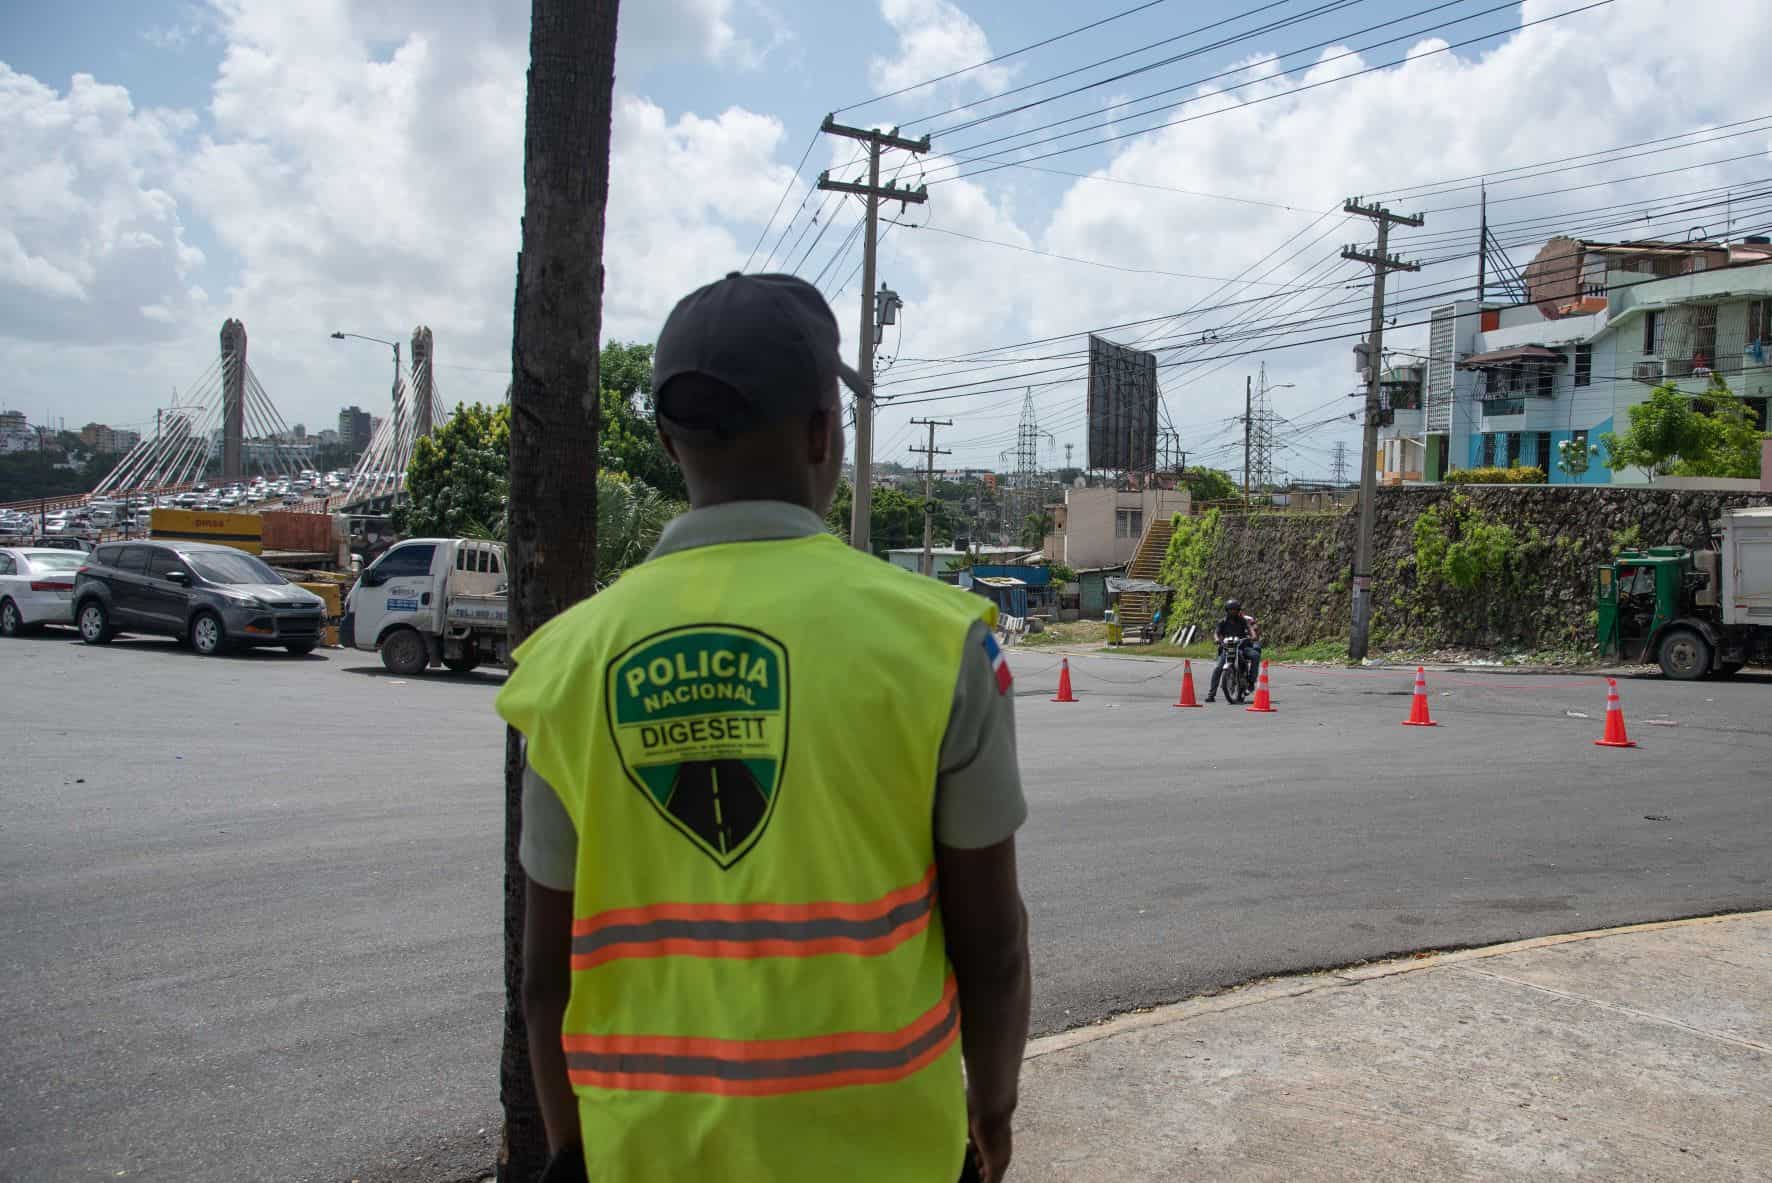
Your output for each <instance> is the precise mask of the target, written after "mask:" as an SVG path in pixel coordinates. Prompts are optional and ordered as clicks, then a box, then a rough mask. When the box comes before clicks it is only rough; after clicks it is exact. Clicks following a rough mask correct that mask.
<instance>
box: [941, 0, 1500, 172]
mask: <svg viewBox="0 0 1772 1183" xmlns="http://www.w3.org/2000/svg"><path fill="white" fill-rule="evenodd" d="M1463 2H1464V0H1443V2H1442V3H1439V4H1434V5H1430V6H1429V7H1427V8H1422V9H1418V10H1416V11H1415V12H1411V13H1405V14H1404V15H1403V16H1400V17H1394V18H1392V19H1391V20H1388V21H1382V22H1380V23H1378V24H1375V25H1368V26H1366V27H1365V28H1363V29H1356V30H1354V31H1353V32H1351V33H1343V34H1340V35H1338V36H1335V37H1331V38H1329V39H1327V40H1324V41H1318V42H1315V43H1314V44H1311V45H1304V46H1299V47H1298V48H1296V49H1289V50H1286V51H1284V52H1282V53H1278V54H1274V55H1272V56H1271V58H1270V59H1269V60H1271V61H1275V62H1278V61H1284V60H1285V59H1287V58H1291V57H1297V56H1299V55H1300V54H1305V53H1311V52H1314V51H1316V50H1320V49H1326V48H1328V47H1330V46H1333V45H1338V44H1342V43H1345V42H1346V41H1347V40H1349V39H1350V38H1353V37H1359V36H1362V35H1364V34H1366V33H1371V32H1376V31H1377V30H1379V29H1383V28H1388V27H1389V26H1391V25H1396V24H1401V23H1402V22H1404V21H1407V20H1411V19H1413V18H1415V17H1419V16H1426V15H1428V14H1429V13H1434V12H1440V11H1442V10H1444V9H1447V8H1454V7H1456V6H1457V5H1458V4H1460V3H1463ZM1345 6H1346V3H1345V0H1344V2H1343V3H1339V4H1330V5H1325V6H1324V7H1323V8H1319V9H1315V10H1313V11H1312V12H1310V13H1306V14H1303V15H1304V16H1305V17H1309V16H1315V15H1321V14H1322V13H1323V12H1325V11H1329V10H1332V9H1335V8H1339V7H1345ZM1510 7H1513V6H1512V5H1511V4H1500V5H1497V6H1495V7H1492V8H1487V9H1484V10H1482V11H1481V12H1476V13H1472V14H1470V15H1468V16H1464V17H1460V18H1458V20H1455V21H1449V22H1443V23H1442V24H1438V25H1432V26H1429V27H1428V28H1427V29H1421V30H1416V31H1415V32H1413V33H1407V34H1404V35H1402V36H1399V37H1393V38H1391V39H1389V40H1386V41H1379V42H1374V43H1373V44H1371V45H1367V46H1364V47H1362V48H1361V49H1358V50H1350V51H1349V52H1347V53H1344V54H1340V55H1338V56H1337V57H1331V58H1326V59H1323V61H1321V62H1316V63H1311V67H1315V66H1318V65H1326V64H1328V63H1330V62H1334V61H1337V60H1339V59H1340V58H1346V57H1352V56H1357V55H1358V54H1360V53H1362V52H1365V51H1367V50H1371V49H1376V48H1378V47H1380V46H1383V45H1391V44H1394V43H1396V42H1398V41H1407V40H1410V39H1411V38H1414V37H1419V36H1421V35H1422V33H1425V32H1433V31H1435V30H1437V29H1441V28H1445V27H1447V26H1448V25H1451V24H1458V23H1461V22H1463V21H1467V20H1473V19H1475V18H1476V17H1479V16H1487V15H1489V14H1491V13H1494V12H1498V11H1501V10H1502V9H1504V8H1510ZM1294 23H1302V18H1288V19H1287V20H1285V21H1279V22H1275V23H1274V24H1272V25H1267V26H1263V27H1262V28H1260V29H1253V30H1250V32H1249V33H1248V34H1243V35H1240V36H1238V37H1233V38H1228V39H1226V40H1224V41H1219V42H1214V43H1213V44H1211V45H1206V46H1202V47H1200V48H1199V49H1197V50H1191V51H1189V52H1188V53H1185V54H1179V55H1176V56H1174V57H1171V58H1166V59H1164V60H1163V61H1161V62H1154V63H1151V64H1150V65H1147V66H1144V67H1140V68H1139V69H1137V70H1132V71H1128V72H1127V73H1125V74H1120V75H1115V76H1113V77H1111V78H1105V79H1102V80H1101V81H1100V82H1098V83H1091V84H1089V85H1088V86H1083V87H1078V88H1076V89H1074V90H1070V91H1066V92H1064V93H1063V94H1059V95H1053V96H1050V97H1049V98H1046V99H1042V100H1040V101H1039V102H1036V103H1029V104H1026V105H1025V106H1023V107H1017V108H1013V109H1011V110H1009V111H1004V112H999V113H998V114H996V115H991V116H987V117H984V118H980V119H976V120H973V121H971V122H969V123H964V124H957V125H955V126H953V127H947V128H938V129H937V132H938V133H939V134H947V133H950V132H955V131H963V130H967V129H969V128H972V127H976V126H979V125H981V124H983V123H987V122H990V121H991V120H993V119H996V118H1000V117H1002V116H1003V115H1010V114H1015V113H1017V112H1019V111H1023V110H1027V109H1029V108H1032V107H1035V106H1040V105H1042V104H1043V103H1047V102H1055V101H1057V100H1059V99H1063V98H1067V97H1070V96H1072V95H1076V94H1080V93H1082V92H1083V91H1085V90H1089V89H1092V88H1093V87H1095V86H1097V85H1105V84H1109V83H1113V82H1119V81H1123V80H1124V79H1125V78H1129V77H1132V76H1133V75H1135V74H1140V73H1144V72H1146V71H1148V70H1152V69H1157V68H1160V67H1162V66H1166V65H1172V64H1174V63H1176V62H1179V61H1183V60H1185V59H1187V58H1190V57H1195V56H1198V55H1199V54H1201V53H1204V52H1207V51H1210V50H1213V49H1221V48H1225V47H1226V46H1229V45H1233V44H1235V43H1236V42H1238V41H1241V40H1244V39H1245V38H1246V37H1248V36H1252V35H1254V34H1258V33H1264V32H1271V31H1273V30H1274V29H1277V28H1281V27H1284V26H1286V25H1289V24H1294ZM1299 68H1307V67H1294V68H1292V69H1288V70H1285V71H1281V72H1280V73H1279V74H1276V75H1262V76H1261V77H1259V78H1253V79H1251V80H1250V81H1248V82H1244V83H1242V84H1240V85H1239V86H1237V87H1230V88H1227V89H1226V90H1224V91H1217V92H1214V94H1223V93H1229V91H1230V90H1237V89H1241V87H1242V86H1249V85H1253V84H1254V83H1255V82H1258V81H1262V80H1264V79H1266V78H1270V77H1284V76H1285V75H1286V74H1289V73H1295V72H1296V71H1297V69H1299ZM1253 69H1255V67H1253V66H1249V65H1238V66H1234V67H1232V68H1230V69H1227V70H1220V71H1218V72H1217V73H1215V74H1208V75H1206V76H1205V77H1203V78H1195V79H1192V80H1190V81H1188V82H1184V83H1181V84H1179V85H1176V86H1170V87H1165V88H1164V89H1162V90H1156V91H1152V92H1150V93H1149V94H1143V95H1138V96H1136V97H1134V98H1130V99H1122V100H1120V101H1119V102H1116V103H1110V104H1109V105H1108V106H1106V107H1098V108H1091V109H1090V110H1087V111H1083V112H1081V113H1079V114H1076V115H1071V116H1068V117H1066V118H1063V119H1057V120H1054V121H1052V122H1050V123H1042V124H1038V125H1036V126H1034V127H1028V128H1023V129H1021V130H1019V131H1015V132H1010V133H1008V134H1005V135H1001V136H997V137H995V138H994V139H989V140H980V141H978V142H976V143H972V144H968V145H966V146H965V147H962V148H958V149H955V151H954V153H953V154H954V155H955V156H956V157H960V156H964V155H965V154H966V153H969V152H976V151H978V150H979V149H981V148H987V147H989V146H991V145H993V144H1000V143H1003V142H1005V141H1007V140H1014V139H1021V138H1023V137H1025V136H1033V135H1038V134H1039V133H1040V132H1043V131H1050V130H1052V129H1053V128H1058V127H1063V126H1065V125H1066V124H1071V123H1078V122H1081V121H1083V120H1086V119H1099V122H1098V123H1097V124H1096V125H1095V127H1093V128H1082V129H1079V130H1077V131H1074V132H1067V133H1065V134H1064V135H1061V136H1050V137H1047V138H1046V139H1045V140H1039V141H1034V142H1031V143H1024V144H1021V145H1019V146H1018V147H1019V148H1022V149H1025V148H1029V147H1034V146H1037V145H1038V144H1040V143H1052V142H1056V141H1057V140H1061V139H1066V138H1069V137H1070V136H1072V135H1084V134H1087V133H1088V132H1089V131H1092V130H1096V128H1100V127H1107V126H1109V125H1110V124H1112V123H1114V122H1117V121H1118V120H1117V119H1114V118H1108V116H1110V115H1111V114H1112V113H1113V112H1115V111H1120V110H1124V109H1125V108H1127V107H1133V106H1137V105H1138V104H1140V103H1148V102H1150V101H1151V100H1153V99H1159V98H1162V97H1164V96H1166V95H1171V94H1175V93H1177V92H1178V91H1184V90H1190V89H1194V88H1196V87H1203V86H1206V85H1207V84H1209V83H1212V82H1217V81H1219V80H1221V79H1225V78H1234V77H1236V76H1238V75H1240V74H1247V73H1249V72H1251V71H1252V70H1253ZM1206 97H1212V96H1209V95H1195V96H1193V97H1191V98H1188V99H1184V100H1182V101H1181V102H1178V103H1169V104H1166V105H1163V106H1158V107H1151V108H1148V109H1146V110H1143V111H1137V112H1133V113H1132V114H1131V115H1130V116H1127V118H1141V117H1143V116H1146V115H1154V114H1157V113H1159V112H1161V111H1168V110H1174V109H1175V108H1177V107H1182V106H1186V105H1187V104H1189V103H1194V102H1199V101H1201V100H1202V99H1203V98H1206ZM961 163H964V162H961ZM943 167H957V165H955V166H943Z"/></svg>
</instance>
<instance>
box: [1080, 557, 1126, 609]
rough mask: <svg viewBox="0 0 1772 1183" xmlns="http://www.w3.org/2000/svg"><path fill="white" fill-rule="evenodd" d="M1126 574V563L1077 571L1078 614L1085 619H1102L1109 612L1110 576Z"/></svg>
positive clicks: (1115, 576)
mask: <svg viewBox="0 0 1772 1183" xmlns="http://www.w3.org/2000/svg"><path fill="white" fill-rule="evenodd" d="M1124 574H1126V564H1124V563H1121V564H1120V565H1118V566H1115V567H1090V568H1088V569H1087V570H1083V571H1078V572H1077V614H1078V615H1079V616H1081V617H1082V618H1083V619H1084V620H1100V619H1101V618H1102V617H1103V616H1104V615H1106V614H1107V609H1108V586H1107V581H1108V579H1109V578H1110V577H1114V578H1117V577H1119V576H1122V575H1124Z"/></svg>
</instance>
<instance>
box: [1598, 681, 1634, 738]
mask: <svg viewBox="0 0 1772 1183" xmlns="http://www.w3.org/2000/svg"><path fill="white" fill-rule="evenodd" d="M1594 746H1596V747H1602V748H1634V747H1636V746H1637V741H1636V740H1634V739H1632V738H1631V737H1630V736H1628V735H1626V734H1625V731H1624V708H1623V707H1621V706H1619V705H1618V680H1617V679H1616V678H1607V679H1606V734H1605V735H1603V736H1601V737H1600V738H1599V739H1596V740H1594Z"/></svg>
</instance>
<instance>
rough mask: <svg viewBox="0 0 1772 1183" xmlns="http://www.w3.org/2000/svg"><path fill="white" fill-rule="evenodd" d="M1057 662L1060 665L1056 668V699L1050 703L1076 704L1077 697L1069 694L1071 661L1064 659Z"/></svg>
mask: <svg viewBox="0 0 1772 1183" xmlns="http://www.w3.org/2000/svg"><path fill="white" fill-rule="evenodd" d="M1059 660H1060V662H1061V663H1062V664H1060V665H1059V667H1058V697H1057V698H1055V699H1053V700H1052V701H1053V702H1076V701H1077V696H1076V695H1074V694H1072V693H1071V659H1070V658H1068V657H1064V658H1060V659H1059Z"/></svg>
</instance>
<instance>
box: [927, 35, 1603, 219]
mask: <svg viewBox="0 0 1772 1183" xmlns="http://www.w3.org/2000/svg"><path fill="white" fill-rule="evenodd" d="M1614 2H1615V0H1592V2H1591V3H1589V4H1586V5H1583V6H1582V7H1580V8H1572V9H1568V10H1566V11H1563V12H1557V13H1552V14H1551V15H1550V16H1545V17H1539V18H1538V19H1537V20H1531V21H1526V22H1524V23H1522V24H1520V25H1519V26H1517V27H1516V28H1513V29H1501V30H1497V31H1494V32H1489V33H1483V34H1480V35H1478V36H1476V37H1467V38H1465V39H1464V40H1463V41H1455V42H1451V43H1450V44H1447V45H1442V46H1437V47H1435V48H1433V49H1427V50H1422V51H1421V52H1419V53H1410V54H1408V55H1406V56H1404V57H1402V58H1398V59H1397V60H1395V61H1390V62H1382V63H1380V64H1378V65H1375V66H1368V67H1366V68H1365V69H1362V70H1355V71H1353V72H1352V73H1348V74H1342V75H1338V76H1336V77H1334V78H1326V79H1323V80H1322V81H1319V82H1312V83H1308V84H1306V85H1304V86H1299V87H1295V88H1293V89H1291V90H1287V91H1280V92H1277V93H1275V94H1271V95H1263V96H1261V97H1259V98H1253V99H1249V100H1248V101H1247V102H1243V103H1239V104H1238V105H1236V106H1234V107H1224V108H1220V109H1218V110H1213V111H1206V112H1202V113H1201V114H1198V115H1189V116H1185V117H1183V118H1180V119H1172V120H1169V121H1168V122H1166V123H1159V124H1154V125H1152V126H1150V127H1144V128H1139V129H1137V130H1134V131H1128V132H1120V133H1117V134H1115V135H1110V136H1104V137H1102V138H1101V139H1098V140H1091V141H1089V142H1088V143H1084V144H1074V145H1072V146H1071V147H1069V148H1058V149H1054V150H1053V151H1051V152H1045V153H1042V154H1040V155H1037V156H1031V157H1028V158H1027V159H1026V160H1022V161H1019V162H1016V163H1019V164H1027V163H1029V162H1030V161H1039V160H1050V159H1052V158H1054V157H1057V156H1067V155H1069V154H1070V153H1072V152H1081V151H1084V150H1085V149H1088V148H1097V147H1101V146H1103V145H1106V144H1112V143H1117V142H1119V141H1121V140H1126V139H1131V138H1133V137H1135V136H1142V135H1149V134H1150V133H1152V132H1157V131H1164V130H1166V129H1168V128H1171V127H1179V126H1181V125H1182V124H1186V123H1193V122H1195V121H1197V120H1200V119H1210V118H1212V117H1214V116H1218V115H1224V114H1228V113H1230V112H1234V111H1244V110H1247V109H1248V108H1250V107H1253V106H1257V105H1259V104H1261V103H1268V102H1273V101H1274V100H1276V99H1284V98H1296V97H1297V96H1298V95H1301V94H1304V93H1306V92H1307V91H1313V90H1318V89H1320V88H1322V87H1325V86H1335V85H1338V84H1340V83H1344V82H1350V81H1352V80H1353V79H1355V78H1363V77H1365V76H1366V75H1368V74H1375V73H1377V72H1379V71H1381V70H1389V69H1392V68H1394V67H1396V66H1399V65H1403V64H1405V63H1413V62H1418V61H1421V60H1422V59H1424V58H1429V57H1435V56H1437V55H1439V54H1442V53H1450V52H1452V51H1453V50H1455V49H1462V48H1464V47H1465V46H1467V45H1475V44H1476V43H1478V42H1480V41H1489V40H1492V39H1494V38H1496V37H1500V36H1504V35H1506V34H1509V33H1514V32H1518V31H1520V30H1524V29H1529V28H1532V27H1534V26H1536V25H1542V24H1548V23H1549V22H1551V21H1557V20H1562V19H1564V18H1566V17H1571V16H1578V15H1580V14H1581V13H1584V12H1591V11H1593V10H1594V9H1596V8H1604V7H1606V6H1607V5H1609V4H1612V3H1614ZM1505 7H1510V8H1511V7H1513V5H1512V4H1508V5H1506V6H1505ZM1394 40H1402V38H1397V39H1394ZM1384 44H1389V42H1385V43H1384ZM1366 48H1368V49H1370V48H1373V47H1372V46H1367V47H1366ZM1359 52H1361V51H1358V50H1355V51H1350V53H1348V54H1343V55H1338V56H1339V57H1349V56H1354V55H1355V54H1357V53H1359ZM1333 60H1336V59H1326V61H1333ZM1326 61H1325V62H1312V63H1309V64H1308V65H1304V66H1298V67H1294V68H1292V69H1289V70H1282V71H1279V72H1278V73H1276V74H1270V75H1264V76H1263V77H1261V78H1259V79H1251V80H1250V81H1249V82H1247V83H1242V84H1239V85H1238V86H1234V87H1226V88H1225V89H1224V90H1222V91H1219V92H1216V94H1218V95H1223V94H1227V93H1229V92H1230V91H1232V90H1238V89H1241V88H1242V87H1243V86H1249V85H1254V84H1255V83H1256V82H1271V81H1272V80H1273V79H1274V78H1276V77H1284V76H1286V75H1289V74H1296V73H1298V72H1300V71H1308V70H1313V69H1317V68H1320V67H1321V66H1322V65H1324V64H1326ZM1191 101H1194V100H1185V101H1184V102H1183V103H1172V104H1169V105H1168V106H1166V107H1160V108H1156V109H1153V110H1151V111H1144V112H1140V114H1142V115H1152V114H1156V113H1157V112H1158V111H1163V110H1173V109H1175V108H1176V107H1179V106H1183V105H1185V102H1191ZM1106 126H1108V124H1107V123H1105V122H1104V123H1103V124H1101V125H1100V127H1106ZM1100 127H1097V128H1086V129H1084V130H1083V132H1073V133H1066V134H1064V135H1061V136H1055V137H1052V138H1051V139H1048V140H1042V141H1035V142H1033V143H1029V144H1020V145H1017V146H1016V148H1015V150H1016V151H1026V150H1027V149H1029V148H1036V147H1040V146H1041V145H1042V144H1046V143H1056V142H1057V141H1058V140H1063V139H1069V138H1070V137H1071V136H1072V135H1076V134H1086V133H1087V132H1088V131H1095V130H1100ZM997 155H999V154H992V155H987V156H981V157H975V158H972V159H963V160H955V161H953V162H952V163H950V164H945V165H940V166H938V169H945V168H957V167H963V166H965V165H968V164H990V167H989V168H980V169H974V170H973V171H971V172H962V173H956V174H955V175H953V176H947V177H936V178H934V179H933V180H931V181H930V182H929V183H930V184H931V185H939V184H945V183H946V182H949V181H957V180H961V179H964V178H966V177H977V176H984V175H986V174H989V173H993V172H997V171H999V170H1001V169H1004V168H1009V167H1012V165H1011V164H1009V163H1003V162H998V161H997Z"/></svg>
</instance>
